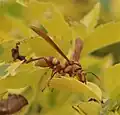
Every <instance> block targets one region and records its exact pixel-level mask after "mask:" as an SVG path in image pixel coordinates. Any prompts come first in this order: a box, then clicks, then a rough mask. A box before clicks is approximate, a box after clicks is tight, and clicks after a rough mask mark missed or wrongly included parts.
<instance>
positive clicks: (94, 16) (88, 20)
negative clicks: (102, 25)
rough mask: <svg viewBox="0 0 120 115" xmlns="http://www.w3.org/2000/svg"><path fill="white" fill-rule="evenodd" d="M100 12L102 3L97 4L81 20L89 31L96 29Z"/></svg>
mask: <svg viewBox="0 0 120 115" xmlns="http://www.w3.org/2000/svg"><path fill="white" fill-rule="evenodd" d="M99 13H100V3H99V2H98V3H97V4H95V6H94V8H93V9H92V10H91V11H90V12H89V13H88V14H87V15H86V16H85V17H84V18H83V19H81V20H80V22H81V23H83V24H84V25H85V26H86V27H87V31H88V32H90V31H92V30H93V29H94V27H95V25H96V24H97V21H98V18H99Z"/></svg>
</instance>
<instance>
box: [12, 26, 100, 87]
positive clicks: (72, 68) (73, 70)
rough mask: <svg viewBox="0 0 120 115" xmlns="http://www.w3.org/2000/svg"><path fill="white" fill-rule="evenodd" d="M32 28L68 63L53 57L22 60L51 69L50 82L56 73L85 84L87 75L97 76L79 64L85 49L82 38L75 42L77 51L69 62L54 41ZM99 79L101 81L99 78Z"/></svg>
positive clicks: (37, 29)
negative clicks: (75, 78)
mask: <svg viewBox="0 0 120 115" xmlns="http://www.w3.org/2000/svg"><path fill="white" fill-rule="evenodd" d="M30 28H31V29H32V30H33V31H34V32H35V33H37V34H38V35H39V36H40V37H42V38H43V39H44V40H46V41H47V42H48V43H49V44H50V45H51V46H52V47H53V48H55V49H56V50H57V52H59V54H60V55H61V56H62V57H63V58H64V59H66V62H65V63H64V64H61V62H60V61H59V60H57V59H56V58H55V57H52V56H48V57H39V58H30V59H29V60H26V59H24V58H22V60H25V61H24V62H25V63H30V62H32V61H37V63H36V66H40V67H49V68H51V69H52V74H51V77H50V79H49V81H50V80H51V79H52V78H53V76H54V75H55V74H56V73H59V74H60V75H61V76H65V75H66V74H68V75H69V76H70V77H74V76H78V80H79V81H81V82H83V83H86V74H87V73H91V74H93V75H94V76H96V75H95V74H94V73H92V72H85V71H84V70H83V69H82V66H81V64H80V63H79V59H80V53H81V50H82V48H83V41H82V40H80V38H77V39H76V40H75V49H74V51H73V54H72V56H71V59H70V60H69V59H68V58H67V57H66V56H65V54H64V53H63V52H62V51H61V49H60V48H59V47H58V46H57V45H56V44H55V43H54V41H53V40H52V39H51V38H50V37H49V36H48V35H47V34H46V33H45V32H43V31H42V30H40V29H39V28H37V27H35V26H31V27H30ZM16 48H17V47H16ZM12 53H13V52H12ZM14 55H15V54H14ZM17 56H18V58H15V59H19V60H21V58H20V55H17ZM13 59H14V56H13ZM96 77H97V76H96ZM97 79H99V78H98V77H97ZM48 85H49V84H48Z"/></svg>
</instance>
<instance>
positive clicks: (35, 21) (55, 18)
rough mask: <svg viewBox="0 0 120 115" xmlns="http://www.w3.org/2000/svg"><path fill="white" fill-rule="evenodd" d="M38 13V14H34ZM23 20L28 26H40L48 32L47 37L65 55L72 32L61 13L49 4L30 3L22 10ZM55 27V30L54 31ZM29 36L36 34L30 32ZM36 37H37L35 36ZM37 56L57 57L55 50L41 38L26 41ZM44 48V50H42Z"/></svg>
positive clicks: (69, 44)
mask: <svg viewBox="0 0 120 115" xmlns="http://www.w3.org/2000/svg"><path fill="white" fill-rule="evenodd" d="M36 11H39V12H36ZM24 20H25V22H26V23H27V24H28V25H31V24H32V25H37V26H38V27H40V26H41V25H42V26H44V28H45V29H46V30H47V31H48V35H49V36H50V37H51V38H52V39H53V40H54V42H55V43H56V44H57V45H58V46H59V47H60V48H61V50H62V51H63V52H64V53H65V54H67V53H68V49H69V48H70V46H71V40H72V39H73V37H72V31H71V29H70V28H69V26H68V24H67V23H66V22H65V20H64V18H63V17H62V15H61V13H60V12H59V11H58V10H57V9H56V7H55V6H54V5H53V4H51V3H43V2H36V1H32V2H30V3H29V4H28V7H27V8H25V9H24ZM56 27H57V29H56ZM31 35H33V36H36V34H35V33H34V32H33V31H32V30H31ZM37 36H38V35H37ZM27 42H28V43H29V44H30V46H31V48H32V49H33V51H34V52H35V53H36V55H37V56H56V57H59V55H58V53H56V51H55V49H53V48H52V47H51V45H50V44H48V43H46V41H45V40H44V39H43V38H41V37H40V38H39V37H37V38H35V39H30V40H29V41H27ZM44 47H45V50H44Z"/></svg>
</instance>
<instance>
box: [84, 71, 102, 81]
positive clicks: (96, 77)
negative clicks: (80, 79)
mask: <svg viewBox="0 0 120 115" xmlns="http://www.w3.org/2000/svg"><path fill="white" fill-rule="evenodd" d="M89 73H90V74H92V75H94V76H95V77H96V78H97V79H98V80H99V81H100V78H99V77H98V76H97V75H96V74H94V73H93V72H86V74H89Z"/></svg>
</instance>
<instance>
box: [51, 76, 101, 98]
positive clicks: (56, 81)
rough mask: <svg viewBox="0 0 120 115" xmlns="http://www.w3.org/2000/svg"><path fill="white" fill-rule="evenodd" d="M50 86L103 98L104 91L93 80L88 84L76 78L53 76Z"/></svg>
mask: <svg viewBox="0 0 120 115" xmlns="http://www.w3.org/2000/svg"><path fill="white" fill-rule="evenodd" d="M50 87H52V88H56V89H59V90H67V91H70V92H76V93H83V94H86V96H89V97H94V98H96V99H98V100H101V98H102V92H101V90H100V88H99V87H98V86H97V85H95V84H93V83H91V82H87V85H86V84H84V83H82V82H80V81H78V80H76V79H75V78H69V77H62V78H53V79H52V80H51V82H50Z"/></svg>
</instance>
